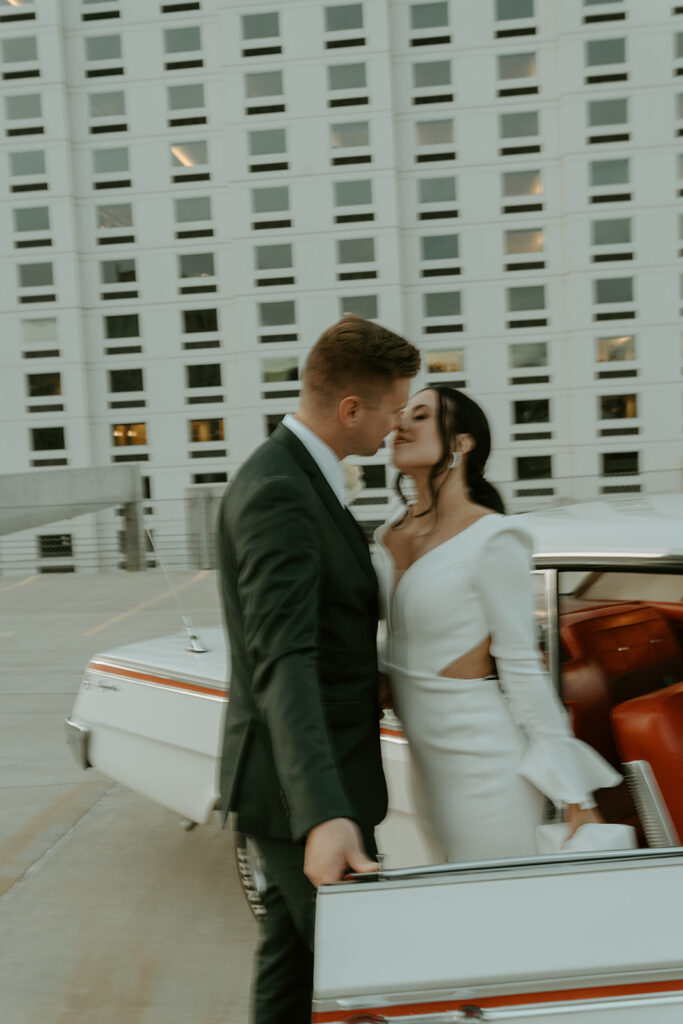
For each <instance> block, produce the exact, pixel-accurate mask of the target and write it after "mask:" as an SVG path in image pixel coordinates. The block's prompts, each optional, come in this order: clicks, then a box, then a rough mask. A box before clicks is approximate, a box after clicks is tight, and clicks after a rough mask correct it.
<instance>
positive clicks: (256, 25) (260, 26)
mask: <svg viewBox="0 0 683 1024" xmlns="http://www.w3.org/2000/svg"><path fill="white" fill-rule="evenodd" d="M279 35H280V15H279V14H278V13H277V11H274V12H272V13H269V14H243V15H242V39H272V38H273V36H279Z"/></svg>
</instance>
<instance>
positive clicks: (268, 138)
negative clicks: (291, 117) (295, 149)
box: [249, 128, 287, 156]
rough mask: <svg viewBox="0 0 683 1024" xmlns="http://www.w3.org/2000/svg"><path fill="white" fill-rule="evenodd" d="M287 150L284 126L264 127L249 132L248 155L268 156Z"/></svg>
mask: <svg viewBox="0 0 683 1024" xmlns="http://www.w3.org/2000/svg"><path fill="white" fill-rule="evenodd" d="M286 152H287V137H286V134H285V129H284V128H266V129H264V130H263V131H256V132H249V156H270V155H271V154H273V153H286Z"/></svg>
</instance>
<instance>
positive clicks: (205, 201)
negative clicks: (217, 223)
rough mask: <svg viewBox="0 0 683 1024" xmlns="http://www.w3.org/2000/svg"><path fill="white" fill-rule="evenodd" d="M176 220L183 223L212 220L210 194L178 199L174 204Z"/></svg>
mask: <svg viewBox="0 0 683 1024" xmlns="http://www.w3.org/2000/svg"><path fill="white" fill-rule="evenodd" d="M173 206H174V210H175V220H176V222H177V223H179V224H182V223H185V222H186V221H194V220H211V200H210V199H209V197H208V196H196V197H195V196H192V197H190V198H188V199H176V200H175V202H174V204H173Z"/></svg>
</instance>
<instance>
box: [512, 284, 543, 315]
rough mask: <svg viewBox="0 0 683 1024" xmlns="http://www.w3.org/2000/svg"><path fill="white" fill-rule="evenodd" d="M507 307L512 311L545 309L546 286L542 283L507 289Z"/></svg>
mask: <svg viewBox="0 0 683 1024" xmlns="http://www.w3.org/2000/svg"><path fill="white" fill-rule="evenodd" d="M507 308H508V312H510V313H522V312H525V311H526V310H529V309H545V287H544V285H542V284H534V285H528V286H526V287H524V288H508V289H507Z"/></svg>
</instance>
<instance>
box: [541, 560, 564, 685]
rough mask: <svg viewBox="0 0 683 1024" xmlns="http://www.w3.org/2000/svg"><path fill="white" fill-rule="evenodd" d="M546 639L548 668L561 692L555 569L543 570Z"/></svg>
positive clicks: (557, 597)
mask: <svg viewBox="0 0 683 1024" xmlns="http://www.w3.org/2000/svg"><path fill="white" fill-rule="evenodd" d="M544 589H545V614H546V617H547V623H546V634H545V635H546V640H547V644H548V670H549V672H550V678H551V679H552V681H553V683H554V685H555V689H556V691H557V693H561V692H562V678H561V674H560V635H559V628H560V614H559V612H560V608H559V596H558V572H557V569H546V570H545V572H544Z"/></svg>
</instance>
